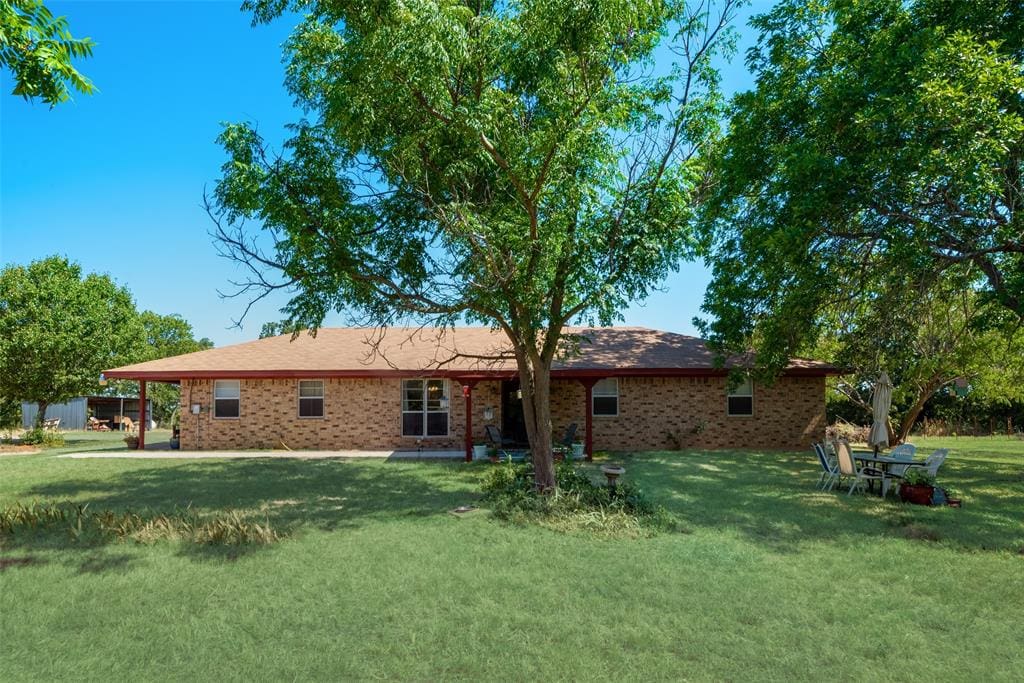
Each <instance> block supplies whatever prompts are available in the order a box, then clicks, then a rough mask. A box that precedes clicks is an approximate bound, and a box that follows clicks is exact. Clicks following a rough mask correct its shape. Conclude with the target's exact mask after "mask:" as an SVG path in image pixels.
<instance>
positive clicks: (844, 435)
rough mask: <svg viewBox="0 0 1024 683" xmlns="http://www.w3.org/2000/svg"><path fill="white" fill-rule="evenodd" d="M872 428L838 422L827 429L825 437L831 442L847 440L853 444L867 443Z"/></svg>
mask: <svg viewBox="0 0 1024 683" xmlns="http://www.w3.org/2000/svg"><path fill="white" fill-rule="evenodd" d="M870 433H871V428H870V427H862V426H860V425H855V424H850V423H849V422H836V423H835V424H832V425H829V426H828V427H826V428H825V437H826V438H828V439H830V440H845V441H850V442H853V443H867V440H868V434H870Z"/></svg>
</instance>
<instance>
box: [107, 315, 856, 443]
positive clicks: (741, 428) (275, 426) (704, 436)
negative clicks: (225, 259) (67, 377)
mask: <svg viewBox="0 0 1024 683" xmlns="http://www.w3.org/2000/svg"><path fill="white" fill-rule="evenodd" d="M570 331H571V332H574V333H577V334H579V335H581V337H580V339H581V341H580V344H579V347H578V350H577V351H576V352H575V353H573V354H571V355H570V356H567V357H566V358H565V359H563V360H561V361H559V362H557V363H556V364H555V367H554V369H553V370H552V388H551V393H552V397H551V403H552V405H551V412H552V428H553V433H554V434H555V435H557V436H560V435H561V434H562V433H563V432H564V430H565V429H566V427H567V426H568V425H569V424H571V423H575V424H577V425H579V426H580V435H581V437H583V439H584V443H585V448H586V451H587V453H588V454H591V453H592V452H593V450H594V449H601V450H655V449H675V448H750V447H757V448H803V447H806V446H807V445H808V444H809V443H810V442H812V441H815V440H818V439H821V438H822V437H823V435H824V430H825V377H826V376H827V375H829V374H836V372H837V370H836V368H835V367H833V366H831V365H827V364H825V363H820V362H817V361H812V360H805V359H795V360H793V361H792V362H791V363H790V365H789V366H788V367H787V369H786V370H785V371H784V373H783V374H782V376H781V377H779V378H778V379H777V380H776V381H775V382H774V383H773V384H771V385H760V384H757V385H755V384H754V383H752V382H749V381H748V382H745V383H744V384H742V385H740V386H738V387H735V388H732V389H730V388H729V382H728V381H727V374H728V371H727V370H726V369H721V368H718V367H715V363H714V355H713V353H712V352H711V351H709V350H708V349H707V347H706V346H705V344H704V342H703V341H702V340H701V339H698V338H695V337H689V336H685V335H680V334H674V333H670V332H661V331H658V330H651V329H646V328H638V327H609V328H594V329H583V328H575V329H573V330H570ZM506 344H507V342H506V341H505V337H504V336H503V335H502V334H501V333H498V332H492V331H491V330H489V329H487V328H473V327H463V328H456V329H455V330H448V331H446V332H445V333H443V334H442V335H440V336H439V335H438V333H437V332H436V331H434V330H429V329H428V330H418V329H405V328H391V329H388V330H387V331H386V332H385V333H383V334H381V333H379V332H378V331H376V330H372V329H363V328H324V329H321V330H319V332H318V333H317V335H316V337H312V336H310V335H307V334H302V335H300V336H299V337H297V338H296V339H294V340H292V338H291V336H290V335H283V336H279V337H271V338H267V339H260V340H257V341H252V342H247V343H244V344H237V345H234V346H226V347H222V348H216V349H210V350H207V351H199V352H196V353H190V354H185V355H181V356H174V357H170V358H163V359H160V360H154V361H149V362H145V363H138V364H135V365H129V366H125V367H121V368H116V369H114V370H108V371H107V372H106V373H104V374H105V375H106V376H107V377H109V378H118V379H132V380H138V381H139V382H140V394H141V395H142V396H144V395H145V384H146V382H151V381H158V382H171V383H176V384H179V385H180V386H181V404H182V419H181V447H182V448H183V449H186V450H199V449H249V448H277V447H281V446H282V445H283V446H287V447H288V448H292V449H317V450H349V449H353V450H362V449H367V450H392V449H396V450H401V449H416V448H424V449H430V450H446V449H465V451H466V454H467V457H468V456H469V453H470V449H471V446H472V444H473V443H474V442H482V441H483V440H484V438H485V434H484V427H485V425H489V424H493V425H495V426H497V427H499V428H500V429H501V430H502V432H503V433H504V434H505V435H506V436H511V437H513V438H515V439H517V440H520V441H525V438H526V436H525V429H524V427H523V422H522V408H521V405H520V402H519V399H518V389H519V380H518V375H517V372H516V369H515V363H514V361H512V360H503V359H495V358H494V357H496V356H499V355H501V352H502V351H503V350H505V349H506V348H507V347H506V346H505V345H506ZM483 357H491V359H490V360H485V359H484V358H483ZM143 443H144V435H143Z"/></svg>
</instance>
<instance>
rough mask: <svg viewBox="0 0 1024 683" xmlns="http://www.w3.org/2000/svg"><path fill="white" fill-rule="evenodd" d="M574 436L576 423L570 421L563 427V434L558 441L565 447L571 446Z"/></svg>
mask: <svg viewBox="0 0 1024 683" xmlns="http://www.w3.org/2000/svg"><path fill="white" fill-rule="evenodd" d="M575 438H576V423H575V422H572V423H570V424H569V426H568V427H566V428H565V436H563V437H562V440H561V441H560V442H559V443H560V444H561V445H563V446H565V447H566V448H572V442H573V440H574V439H575Z"/></svg>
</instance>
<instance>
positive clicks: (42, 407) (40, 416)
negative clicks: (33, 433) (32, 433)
mask: <svg viewBox="0 0 1024 683" xmlns="http://www.w3.org/2000/svg"><path fill="white" fill-rule="evenodd" d="M49 406H50V404H49V403H47V402H46V401H36V410H37V412H36V429H42V428H43V422H44V421H45V420H46V409H47V408H48V407H49Z"/></svg>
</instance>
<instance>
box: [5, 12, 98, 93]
mask: <svg viewBox="0 0 1024 683" xmlns="http://www.w3.org/2000/svg"><path fill="white" fill-rule="evenodd" d="M93 46H94V43H93V42H92V40H91V39H89V38H75V37H73V36H72V35H71V32H70V30H69V28H68V22H67V19H65V18H64V17H55V16H53V14H52V13H51V12H50V10H49V9H47V8H46V6H45V5H44V4H43V3H42V0H5V1H4V2H2V3H0V67H2V68H6V69H9V70H10V72H11V75H12V76H13V77H14V91H13V94H15V95H20V96H22V97H24V98H25V99H27V100H31V99H35V98H39V99H41V100H42V101H43V102H46V103H47V104H49V105H50V106H53V105H55V104H60V103H61V102H64V101H65V100H67V99H69V98H70V96H71V90H77V91H78V92H80V93H83V94H86V95H88V94H92V92H93V91H94V90H95V87H94V86H93V84H92V82H91V81H90V80H89V79H88V78H86V77H85V76H83V75H82V74H80V73H79V72H78V70H77V69H76V68H75V67H74V65H73V64H72V62H73V61H74V60H75V59H82V58H85V57H90V56H92V49H93Z"/></svg>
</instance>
